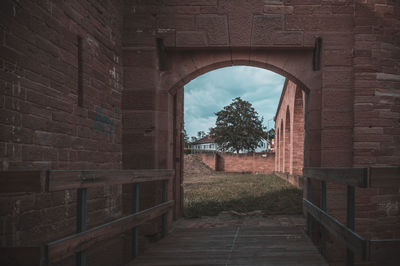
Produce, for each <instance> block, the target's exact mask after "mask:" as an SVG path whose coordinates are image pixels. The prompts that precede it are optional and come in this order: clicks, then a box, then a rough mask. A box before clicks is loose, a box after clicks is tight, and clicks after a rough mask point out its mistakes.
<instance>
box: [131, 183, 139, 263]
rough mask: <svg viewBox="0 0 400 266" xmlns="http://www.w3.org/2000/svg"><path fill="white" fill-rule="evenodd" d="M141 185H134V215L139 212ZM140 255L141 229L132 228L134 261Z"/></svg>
mask: <svg viewBox="0 0 400 266" xmlns="http://www.w3.org/2000/svg"><path fill="white" fill-rule="evenodd" d="M139 188H140V187H139V184H138V183H136V184H133V193H132V194H133V195H132V213H137V212H139ZM138 254H139V228H137V227H135V228H132V259H134V258H136V257H137V255H138Z"/></svg>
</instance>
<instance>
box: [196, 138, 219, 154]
mask: <svg viewBox="0 0 400 266" xmlns="http://www.w3.org/2000/svg"><path fill="white" fill-rule="evenodd" d="M191 149H192V150H207V151H217V150H218V144H217V143H215V141H214V139H213V138H212V137H211V136H210V135H207V136H205V137H204V138H201V139H199V140H197V141H195V142H193V143H192V145H191Z"/></svg>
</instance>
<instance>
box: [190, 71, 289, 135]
mask: <svg viewBox="0 0 400 266" xmlns="http://www.w3.org/2000/svg"><path fill="white" fill-rule="evenodd" d="M284 82H285V78H284V77H283V76H281V75H278V74H276V73H274V72H271V71H268V70H266V69H262V68H257V67H248V66H233V67H224V68H220V69H217V70H214V71H210V72H208V73H206V74H203V75H201V76H199V77H197V78H195V79H194V80H192V81H191V82H189V83H188V84H186V85H185V114H184V115H185V117H184V118H185V129H186V132H187V134H188V136H189V137H191V136H196V135H197V132H198V131H201V130H202V131H204V132H206V133H207V132H208V130H209V128H210V127H214V126H215V120H216V115H215V113H216V112H218V111H220V110H221V109H222V108H223V107H224V106H226V105H229V104H230V103H231V102H232V99H234V98H236V97H241V98H242V99H243V100H246V101H249V102H250V103H251V104H252V105H253V107H254V109H255V110H256V111H257V112H258V115H259V116H260V117H261V116H262V117H264V125H265V126H267V124H268V123H267V122H268V120H270V119H272V118H273V117H274V115H275V112H276V108H277V107H278V103H279V98H280V96H281V92H282V87H283V83H284ZM273 126H274V122H273V120H270V121H269V127H270V128H272V127H273Z"/></svg>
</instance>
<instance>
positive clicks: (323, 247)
mask: <svg viewBox="0 0 400 266" xmlns="http://www.w3.org/2000/svg"><path fill="white" fill-rule="evenodd" d="M321 192H322V199H321V209H322V210H323V211H326V181H321ZM321 253H322V256H324V258H326V229H325V227H324V226H321Z"/></svg>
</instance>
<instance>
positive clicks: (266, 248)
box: [129, 222, 327, 266]
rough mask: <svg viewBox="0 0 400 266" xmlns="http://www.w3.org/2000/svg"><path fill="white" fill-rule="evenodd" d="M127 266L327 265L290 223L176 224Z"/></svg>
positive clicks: (298, 228)
mask: <svg viewBox="0 0 400 266" xmlns="http://www.w3.org/2000/svg"><path fill="white" fill-rule="evenodd" d="M129 265H130V266H133V265H138V266H139V265H140V266H149V265H164V266H165V265H171V266H172V265H174V266H178V265H188V266H189V265H243V266H244V265H246V266H251V265H255V266H258V265H307V266H311V265H327V264H326V263H325V261H324V259H323V258H322V257H321V255H320V254H319V253H318V251H317V249H316V248H315V247H314V246H313V245H312V243H311V241H310V240H309V239H308V237H307V236H306V235H305V233H304V231H303V227H302V226H296V225H293V224H290V223H287V224H284V225H282V224H277V223H268V222H267V223H264V224H258V225H257V226H255V225H254V224H246V223H241V224H232V223H230V224H229V223H228V224H227V225H226V226H218V227H216V228H212V227H204V226H203V227H194V228H185V227H178V228H176V229H175V230H174V231H173V232H172V233H171V234H170V235H168V236H167V237H166V238H164V239H162V240H160V241H159V242H158V243H155V244H153V245H152V246H151V247H150V248H149V249H148V250H147V251H146V252H144V254H142V255H140V256H139V257H138V258H136V259H135V260H134V261H133V262H132V263H131V264H129Z"/></svg>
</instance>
